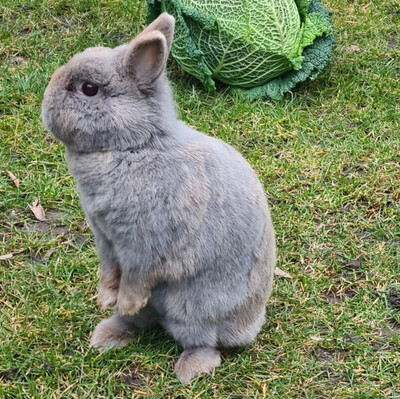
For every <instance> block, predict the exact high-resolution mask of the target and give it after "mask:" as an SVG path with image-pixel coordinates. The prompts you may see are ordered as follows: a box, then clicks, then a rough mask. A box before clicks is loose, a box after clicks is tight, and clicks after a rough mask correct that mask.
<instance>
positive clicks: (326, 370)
mask: <svg viewBox="0 0 400 399" xmlns="http://www.w3.org/2000/svg"><path fill="white" fill-rule="evenodd" d="M321 377H323V378H325V379H327V380H329V381H332V382H340V381H346V382H347V381H348V379H347V378H346V377H344V376H343V375H337V374H336V373H335V371H334V370H333V369H332V368H331V367H323V368H322V373H321Z"/></svg>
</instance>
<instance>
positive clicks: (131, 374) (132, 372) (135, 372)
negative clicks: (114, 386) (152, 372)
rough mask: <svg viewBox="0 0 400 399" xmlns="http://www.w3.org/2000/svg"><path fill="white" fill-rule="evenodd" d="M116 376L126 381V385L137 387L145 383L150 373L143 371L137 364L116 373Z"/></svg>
mask: <svg viewBox="0 0 400 399" xmlns="http://www.w3.org/2000/svg"><path fill="white" fill-rule="evenodd" d="M116 377H117V378H118V379H119V380H120V381H122V382H123V383H124V385H126V386H128V387H131V388H137V387H139V386H141V385H143V384H144V383H145V379H146V378H148V377H149V375H148V374H146V373H142V372H140V371H139V369H138V368H137V367H135V366H132V367H131V368H129V369H127V370H124V371H121V372H119V373H117V374H116Z"/></svg>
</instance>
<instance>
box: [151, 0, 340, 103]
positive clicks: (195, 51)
mask: <svg viewBox="0 0 400 399" xmlns="http://www.w3.org/2000/svg"><path fill="white" fill-rule="evenodd" d="M164 11H167V12H168V13H170V14H172V15H173V16H174V17H175V19H176V27H175V36H174V42H173V45H172V55H173V57H174V58H175V59H176V60H177V62H178V64H179V65H180V66H181V67H182V68H183V69H184V70H185V71H187V72H188V73H190V74H192V75H193V76H195V77H197V78H198V79H199V80H200V81H201V82H202V83H203V85H204V86H205V87H206V88H208V89H210V90H215V82H214V79H215V80H219V81H221V82H224V83H226V84H228V85H230V86H232V87H235V88H238V89H241V90H240V91H241V92H242V93H244V94H246V95H247V96H248V97H250V98H252V99H257V98H263V97H270V98H273V99H279V98H281V97H282V95H283V93H284V92H286V91H288V90H291V89H292V88H293V87H294V86H295V85H296V84H297V83H298V82H301V81H304V80H305V79H307V78H308V77H310V78H314V77H315V76H316V75H317V74H318V73H319V72H320V70H321V69H322V68H323V67H324V66H325V65H326V64H327V63H328V61H329V58H330V54H331V51H332V45H333V30H332V25H331V21H330V14H329V12H328V11H327V10H326V9H325V8H324V7H323V6H322V5H321V1H320V0H147V22H149V23H150V22H151V21H152V20H154V19H155V18H156V17H157V16H158V15H159V14H160V13H161V12H164Z"/></svg>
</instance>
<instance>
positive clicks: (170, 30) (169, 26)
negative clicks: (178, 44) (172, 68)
mask: <svg viewBox="0 0 400 399" xmlns="http://www.w3.org/2000/svg"><path fill="white" fill-rule="evenodd" d="M174 28H175V18H174V17H173V16H172V15H169V14H167V13H166V12H164V13H163V14H161V15H160V16H159V17H158V18H157V19H155V20H154V21H153V22H152V23H151V24H150V25H149V26H148V27H147V28H146V29H145V30H144V31H143V32H142V34H143V33H146V32H151V31H154V30H158V31H159V32H161V33H162V34H163V35H164V36H165V38H166V39H167V46H168V51H169V50H170V49H171V44H172V39H173V38H174Z"/></svg>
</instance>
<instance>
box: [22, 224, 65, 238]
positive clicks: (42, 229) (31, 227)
mask: <svg viewBox="0 0 400 399" xmlns="http://www.w3.org/2000/svg"><path fill="white" fill-rule="evenodd" d="M21 231H22V232H23V233H47V234H50V236H51V237H57V236H59V235H64V234H66V233H68V227H67V226H57V225H54V224H53V223H51V222H50V223H49V222H47V221H44V222H34V221H33V222H31V223H26V224H25V226H24V227H23V228H22V229H21Z"/></svg>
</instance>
